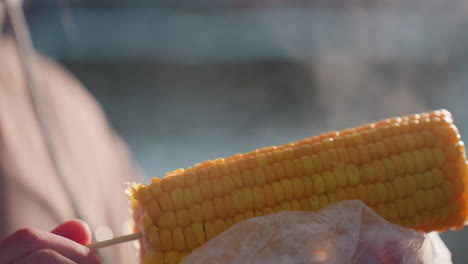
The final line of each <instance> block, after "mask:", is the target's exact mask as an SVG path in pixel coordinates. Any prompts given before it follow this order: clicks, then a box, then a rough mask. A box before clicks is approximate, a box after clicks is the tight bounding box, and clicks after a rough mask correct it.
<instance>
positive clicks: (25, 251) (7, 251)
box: [0, 228, 100, 264]
mask: <svg viewBox="0 0 468 264" xmlns="http://www.w3.org/2000/svg"><path fill="white" fill-rule="evenodd" d="M40 249H51V250H53V251H56V252H57V253H59V254H60V255H62V256H64V257H66V258H68V259H70V260H73V261H75V262H77V263H92V264H94V263H100V262H99V259H98V258H97V256H96V255H95V254H94V253H93V252H92V251H90V250H89V249H88V248H87V247H85V246H83V245H80V244H78V243H76V242H74V241H71V240H70V239H67V238H64V237H61V236H57V235H55V234H51V233H49V232H45V231H42V230H37V229H33V228H23V229H20V230H18V231H16V232H15V233H13V234H12V235H10V236H9V237H7V238H6V239H5V240H2V241H0V263H10V262H14V261H17V260H19V259H21V258H24V257H26V256H27V255H29V254H31V253H33V252H35V251H37V250H40Z"/></svg>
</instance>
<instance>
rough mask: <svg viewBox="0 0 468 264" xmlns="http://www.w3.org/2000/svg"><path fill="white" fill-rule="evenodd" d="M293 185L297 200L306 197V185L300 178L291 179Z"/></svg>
mask: <svg viewBox="0 0 468 264" xmlns="http://www.w3.org/2000/svg"><path fill="white" fill-rule="evenodd" d="M291 184H292V186H293V195H294V198H295V199H301V198H302V196H304V185H303V183H302V181H301V179H299V178H298V177H294V178H292V179H291Z"/></svg>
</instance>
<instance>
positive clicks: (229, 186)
mask: <svg viewBox="0 0 468 264" xmlns="http://www.w3.org/2000/svg"><path fill="white" fill-rule="evenodd" d="M221 181H222V183H223V189H224V193H225V194H230V193H231V192H232V190H234V181H233V180H232V178H231V177H229V176H223V178H221Z"/></svg>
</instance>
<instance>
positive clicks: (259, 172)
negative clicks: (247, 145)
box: [253, 168, 266, 185]
mask: <svg viewBox="0 0 468 264" xmlns="http://www.w3.org/2000/svg"><path fill="white" fill-rule="evenodd" d="M253 176H254V179H255V184H257V185H263V184H264V183H265V178H266V176H265V172H264V171H263V168H256V169H254V171H253Z"/></svg>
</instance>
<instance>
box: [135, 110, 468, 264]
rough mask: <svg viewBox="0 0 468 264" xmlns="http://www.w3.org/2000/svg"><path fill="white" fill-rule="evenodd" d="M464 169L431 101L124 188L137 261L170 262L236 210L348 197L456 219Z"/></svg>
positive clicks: (448, 121) (387, 211)
mask: <svg viewBox="0 0 468 264" xmlns="http://www.w3.org/2000/svg"><path fill="white" fill-rule="evenodd" d="M466 176H467V161H466V154H465V148H464V144H463V142H462V141H460V136H459V133H458V130H457V128H456V127H455V126H454V124H453V123H452V117H451V114H450V113H449V112H448V111H446V110H438V111H433V112H427V113H421V114H414V115H411V116H407V117H402V118H400V117H396V118H390V119H386V120H382V121H379V122H376V123H370V124H367V125H363V126H360V127H356V128H351V129H346V130H343V131H340V132H335V131H333V132H329V133H326V134H323V135H320V136H315V137H311V138H305V139H302V140H299V141H297V142H294V143H288V144H284V145H281V146H273V147H268V148H260V149H257V150H254V151H251V152H248V153H245V154H237V155H234V156H232V157H229V158H226V159H221V158H218V159H216V160H214V161H212V160H208V161H205V162H203V163H201V164H196V165H195V166H194V167H190V168H188V169H186V170H183V169H178V170H175V171H172V172H168V173H166V174H165V176H164V178H163V179H162V180H160V179H158V178H153V179H152V183H151V184H150V185H143V184H133V185H132V186H131V188H130V192H129V197H130V201H131V207H132V210H133V214H134V220H135V222H136V223H137V225H136V227H135V228H136V229H137V231H140V230H142V231H143V233H144V234H145V236H144V239H143V240H144V241H143V246H142V257H143V259H144V262H143V263H178V262H180V261H181V260H182V259H183V257H184V256H185V255H186V254H188V253H190V252H191V251H192V250H194V249H195V248H197V247H198V246H200V245H202V244H203V243H205V242H206V241H207V240H209V239H211V238H212V237H214V236H216V235H217V234H219V233H221V232H223V231H224V230H226V229H227V228H229V227H230V226H232V225H234V224H235V223H237V222H239V221H242V220H244V219H249V218H252V217H255V216H261V215H266V214H270V213H273V212H277V211H281V210H319V209H321V208H323V207H324V206H326V205H327V204H330V203H334V202H337V201H341V200H349V199H360V200H361V201H363V202H364V203H365V204H367V205H368V206H369V207H371V208H372V209H373V210H374V211H376V212H377V213H378V214H379V215H381V216H382V217H383V218H385V219H387V220H389V221H391V222H393V223H395V224H399V225H402V226H405V227H409V228H413V229H415V230H419V231H425V232H427V231H432V230H437V231H446V230H448V229H455V230H456V229H460V228H462V227H463V226H464V223H465V220H466V219H467V215H468V212H467V209H468V206H467V196H468V192H467V187H468V180H467V177H466Z"/></svg>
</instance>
